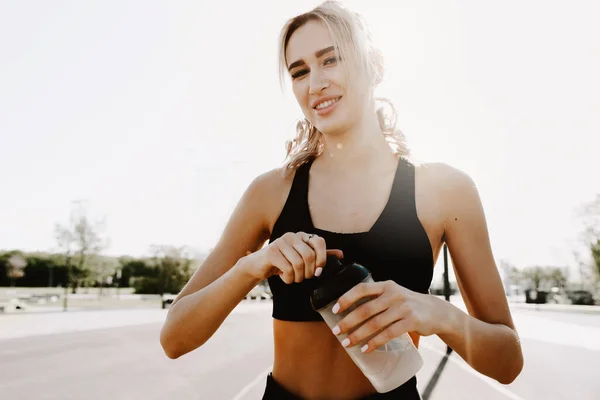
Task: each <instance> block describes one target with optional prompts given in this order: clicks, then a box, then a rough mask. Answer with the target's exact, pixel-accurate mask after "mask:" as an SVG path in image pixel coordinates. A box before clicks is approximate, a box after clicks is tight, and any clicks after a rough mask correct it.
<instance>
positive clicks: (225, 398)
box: [0, 301, 600, 400]
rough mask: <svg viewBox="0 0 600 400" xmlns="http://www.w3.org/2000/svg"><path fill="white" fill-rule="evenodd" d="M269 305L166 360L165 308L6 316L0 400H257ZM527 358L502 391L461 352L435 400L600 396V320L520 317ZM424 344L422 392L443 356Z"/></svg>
mask: <svg viewBox="0 0 600 400" xmlns="http://www.w3.org/2000/svg"><path fill="white" fill-rule="evenodd" d="M271 306H272V304H271V302H268V301H262V302H258V301H244V302H242V304H240V305H239V306H238V307H236V309H235V310H234V311H233V312H232V314H231V315H230V316H229V317H228V318H227V319H226V320H225V322H224V323H223V324H222V325H221V327H220V328H219V330H218V331H217V333H215V335H213V337H212V338H211V339H210V340H209V341H208V342H207V343H206V344H205V345H204V346H202V347H200V348H199V349H197V350H196V351H194V352H191V353H189V354H187V355H185V356H183V357H180V358H179V359H177V360H170V359H168V358H167V357H166V356H165V355H164V353H163V351H162V349H161V347H160V344H159V340H158V335H159V332H160V328H161V326H162V322H163V321H164V318H165V316H166V310H161V309H155V310H119V311H80V312H66V313H62V312H61V313H44V314H20V315H3V316H0V394H1V395H0V398H2V400H13V399H61V400H63V399H65V400H66V399H86V400H87V399H90V400H96V399H161V400H164V399H165V398H177V399H208V400H259V399H260V398H261V397H262V391H263V390H264V382H265V381H264V380H265V377H266V374H267V373H268V371H269V370H270V368H271V362H272V356H273V353H272V352H273V346H272V319H271V316H270V310H271ZM513 317H514V320H515V323H516V325H517V328H518V330H519V333H520V336H521V339H522V344H523V350H524V354H525V367H524V370H523V372H522V373H521V375H520V376H519V378H517V380H516V381H515V382H514V383H512V384H511V385H508V386H505V385H500V384H499V383H497V382H495V381H493V380H492V379H489V378H487V377H485V376H483V375H481V374H479V373H477V372H475V371H474V370H473V369H472V368H471V367H469V366H468V365H467V364H466V363H465V362H464V361H463V360H462V359H461V358H460V357H459V356H458V355H457V354H456V353H453V354H452V355H451V356H450V357H449V358H448V362H447V364H446V365H445V368H444V370H443V372H442V374H441V377H440V379H439V381H438V383H437V385H436V386H435V389H434V390H433V392H432V394H431V397H430V400H464V399H485V400H506V399H511V400H525V399H527V400H529V399H534V400H535V399H544V400H552V399H557V400H559V399H578V400H592V399H596V400H597V399H598V393H600V381H598V376H597V371H600V343H599V342H600V316H599V315H594V314H577V313H560V312H556V311H547V312H539V311H535V310H513ZM444 351H445V345H444V343H443V342H441V340H439V339H438V338H437V337H435V336H432V337H427V338H422V341H421V346H420V353H421V354H422V356H423V358H424V360H425V365H424V367H423V368H422V369H421V371H419V374H418V375H417V378H418V385H419V388H420V390H421V392H423V391H424V390H425V387H426V386H427V383H428V382H429V380H430V378H431V377H432V375H433V373H434V371H435V369H436V368H437V367H438V365H439V364H440V361H441V360H442V358H443V356H444Z"/></svg>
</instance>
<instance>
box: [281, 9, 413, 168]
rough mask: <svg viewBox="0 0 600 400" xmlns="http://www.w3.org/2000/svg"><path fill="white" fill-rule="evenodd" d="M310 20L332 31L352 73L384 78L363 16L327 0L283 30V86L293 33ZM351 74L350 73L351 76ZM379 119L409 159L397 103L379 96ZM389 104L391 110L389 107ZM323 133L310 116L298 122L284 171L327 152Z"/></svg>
mask: <svg viewBox="0 0 600 400" xmlns="http://www.w3.org/2000/svg"><path fill="white" fill-rule="evenodd" d="M310 21H319V22H321V23H323V24H324V25H325V26H326V27H327V29H328V30H329V32H330V34H331V37H332V38H333V41H334V47H335V48H336V49H337V51H339V53H340V55H341V57H342V59H343V60H346V61H347V62H346V63H345V65H346V67H347V68H349V69H350V70H352V72H358V73H365V72H366V73H367V75H368V77H369V79H370V82H371V84H372V85H377V84H379V83H380V82H381V80H382V79H383V60H382V57H381V53H380V52H379V50H377V49H376V48H375V46H374V45H373V43H372V41H371V36H370V34H369V32H368V29H367V27H366V24H365V23H364V21H363V19H362V17H361V16H360V15H358V14H356V13H354V12H352V11H350V10H348V9H347V8H345V7H344V6H342V4H340V3H339V2H338V1H334V0H327V1H325V2H324V3H322V4H321V5H319V6H318V7H316V8H314V9H313V10H311V11H309V12H307V13H304V14H300V15H298V16H296V17H294V18H291V19H290V20H288V21H287V22H286V24H285V25H284V27H283V28H282V30H281V35H280V42H279V79H280V83H281V84H282V85H283V80H284V76H285V75H286V72H287V60H286V56H285V53H286V50H287V45H288V42H289V40H290V37H291V36H292V34H293V33H294V32H295V31H296V30H297V29H299V28H300V27H302V26H303V25H305V24H306V23H307V22H310ZM347 76H348V75H347ZM374 100H375V102H379V103H381V105H380V106H378V107H376V111H375V112H376V113H377V120H378V121H379V126H380V128H381V130H382V132H383V135H384V136H385V138H386V140H387V142H388V144H389V145H390V147H391V148H392V149H393V150H394V153H395V154H396V155H398V156H400V157H404V158H409V156H410V150H409V149H408V145H407V143H406V138H405V136H404V133H403V132H402V131H401V130H400V129H398V128H397V127H396V122H397V115H396V110H395V109H394V105H393V104H392V102H391V101H390V100H388V99H385V98H381V97H376V98H374ZM385 106H387V107H388V109H389V110H387V111H386V110H385ZM323 147H324V140H323V134H322V133H321V132H319V131H318V130H317V128H316V127H314V126H313V125H312V124H311V123H310V122H309V121H308V120H307V119H306V118H302V119H301V120H300V121H298V123H297V124H296V136H295V137H294V139H293V140H291V141H288V142H287V143H286V161H285V165H284V171H289V170H293V169H295V168H297V167H299V166H300V165H302V164H304V163H306V162H308V161H310V160H311V159H314V158H316V157H318V156H319V155H320V154H321V152H322V151H323Z"/></svg>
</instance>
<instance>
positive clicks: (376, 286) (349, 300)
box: [332, 282, 384, 314]
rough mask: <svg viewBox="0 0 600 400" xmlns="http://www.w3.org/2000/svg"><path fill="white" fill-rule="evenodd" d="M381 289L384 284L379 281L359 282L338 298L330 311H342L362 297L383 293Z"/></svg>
mask: <svg viewBox="0 0 600 400" xmlns="http://www.w3.org/2000/svg"><path fill="white" fill-rule="evenodd" d="M383 290H384V285H383V284H382V283H381V282H363V283H359V284H358V285H356V286H354V287H353V288H352V289H350V290H349V291H347V292H346V293H344V294H343V295H342V296H341V297H340V298H339V299H338V301H337V303H336V304H335V305H334V306H333V309H332V312H333V313H334V314H337V313H340V312H344V311H345V310H346V309H348V308H349V307H350V306H351V305H352V304H354V303H356V302H357V301H358V300H360V299H362V298H363V297H369V296H379V295H381V294H383Z"/></svg>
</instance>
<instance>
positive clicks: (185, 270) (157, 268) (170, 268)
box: [133, 245, 194, 294]
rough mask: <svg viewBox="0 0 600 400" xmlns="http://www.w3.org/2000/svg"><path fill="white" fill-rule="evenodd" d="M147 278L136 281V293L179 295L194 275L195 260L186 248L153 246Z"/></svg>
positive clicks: (146, 272)
mask: <svg viewBox="0 0 600 400" xmlns="http://www.w3.org/2000/svg"><path fill="white" fill-rule="evenodd" d="M150 253H151V254H152V256H151V258H150V259H149V260H148V263H147V264H146V268H147V270H146V271H145V274H144V275H145V276H143V277H140V278H139V279H136V281H135V282H134V284H133V285H134V287H135V291H136V293H141V294H149V293H157V294H164V293H172V294H175V293H178V292H179V291H180V290H181V289H182V288H183V286H184V285H185V283H186V282H187V281H188V280H189V279H190V277H191V275H192V269H193V267H192V265H193V262H194V259H193V258H192V257H191V255H190V254H189V251H188V249H186V248H185V247H174V246H164V245H155V246H151V248H150Z"/></svg>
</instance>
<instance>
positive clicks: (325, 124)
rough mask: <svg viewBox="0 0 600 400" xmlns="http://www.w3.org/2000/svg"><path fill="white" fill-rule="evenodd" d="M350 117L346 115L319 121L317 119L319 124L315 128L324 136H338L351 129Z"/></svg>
mask: <svg viewBox="0 0 600 400" xmlns="http://www.w3.org/2000/svg"><path fill="white" fill-rule="evenodd" d="M349 121H350V118H349V116H345V115H336V116H331V117H329V118H325V119H322V120H321V121H319V120H318V119H317V123H316V124H315V127H316V128H317V129H318V130H319V132H321V133H322V134H324V135H327V136H336V135H338V134H340V133H342V132H345V131H346V130H348V128H349V125H350V124H349V123H348V122H349Z"/></svg>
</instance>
